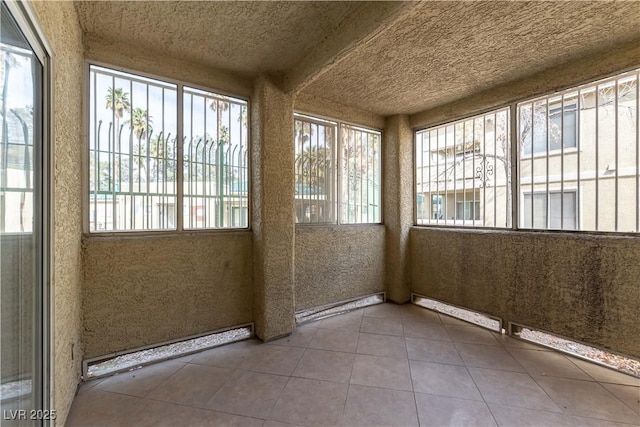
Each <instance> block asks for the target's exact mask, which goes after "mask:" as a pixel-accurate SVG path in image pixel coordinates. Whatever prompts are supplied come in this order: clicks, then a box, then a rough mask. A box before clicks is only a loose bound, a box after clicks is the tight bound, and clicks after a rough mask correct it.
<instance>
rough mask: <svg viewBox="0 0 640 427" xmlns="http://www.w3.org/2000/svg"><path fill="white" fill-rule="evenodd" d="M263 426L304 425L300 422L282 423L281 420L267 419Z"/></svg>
mask: <svg viewBox="0 0 640 427" xmlns="http://www.w3.org/2000/svg"><path fill="white" fill-rule="evenodd" d="M263 427H302V426H300V425H299V424H289V423H281V422H280V421H274V420H267V421H265V423H264V426H263Z"/></svg>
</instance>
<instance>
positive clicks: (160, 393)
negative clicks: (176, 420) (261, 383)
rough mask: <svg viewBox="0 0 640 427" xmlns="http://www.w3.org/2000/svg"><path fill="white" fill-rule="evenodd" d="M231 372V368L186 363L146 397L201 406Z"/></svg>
mask: <svg viewBox="0 0 640 427" xmlns="http://www.w3.org/2000/svg"><path fill="white" fill-rule="evenodd" d="M231 374H233V370H231V369H226V368H218V367H216V366H204V365H195V364H187V365H185V366H184V367H183V368H182V369H180V370H179V371H178V372H176V373H175V374H173V375H172V376H171V377H169V379H167V380H166V381H164V382H163V383H162V384H160V385H159V386H158V387H156V388H155V389H154V390H153V391H152V392H151V393H149V394H148V395H147V397H148V398H149V399H154V400H162V401H164V402H171V403H179V404H181V405H188V406H195V407H200V408H202V407H204V406H205V405H206V403H207V402H208V401H209V399H211V397H212V396H213V395H214V393H215V392H216V391H218V389H219V388H220V387H221V386H222V384H224V382H225V381H226V380H227V379H228V378H229V377H230V376H231Z"/></svg>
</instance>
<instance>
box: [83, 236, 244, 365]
mask: <svg viewBox="0 0 640 427" xmlns="http://www.w3.org/2000/svg"><path fill="white" fill-rule="evenodd" d="M251 245H252V244H251V233H249V232H228V233H226V232H225V233H219V234H211V233H209V234H183V235H172V236H151V237H113V238H112V237H87V238H85V239H84V241H83V262H84V289H83V297H84V298H83V312H84V335H83V338H84V343H85V356H86V358H91V357H96V356H101V355H105V354H108V353H112V352H115V351H120V350H127V349H132V348H136V347H140V346H144V345H149V344H155V343H159V342H163V341H167V340H172V339H178V338H182V337H185V336H189V335H194V334H198V333H202V332H208V331H212V330H216V329H220V328H223V327H228V326H235V325H238V324H242V323H247V322H251V321H252V320H253V319H252V258H251V252H252V248H251Z"/></svg>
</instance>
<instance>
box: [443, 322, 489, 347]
mask: <svg viewBox="0 0 640 427" xmlns="http://www.w3.org/2000/svg"><path fill="white" fill-rule="evenodd" d="M444 327H445V329H446V330H447V333H448V334H449V337H451V340H453V341H455V342H463V343H468V344H485V345H500V343H499V342H498V340H497V339H495V338H494V336H493V335H492V334H491V332H490V331H488V330H487V329H484V328H481V327H479V326H471V325H469V326H463V325H444Z"/></svg>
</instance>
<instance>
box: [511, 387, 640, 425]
mask: <svg viewBox="0 0 640 427" xmlns="http://www.w3.org/2000/svg"><path fill="white" fill-rule="evenodd" d="M532 379H533V380H534V381H535V382H536V384H537V385H538V387H540V388H541V389H542V391H544V392H545V394H546V395H547V396H548V397H549V399H551V401H552V402H553V403H554V404H555V405H556V406H557V407H558V408H559V409H560V411H562V412H560V413H562V414H564V415H569V416H572V417H578V418H588V419H591V420H597V421H610V422H614V423H621V424H629V423H627V422H623V421H619V420H613V419H611V418H596V417H594V416H589V415H582V414H581V415H576V414H573V413H571V412H569V411H568V408H563V407H562V405H560V404H559V403H558V402H556V401H555V400H554V399H553V398H552V397H551V396H549V393H547V390H546V389H545V388H544V387H543V386H542V384H540V383H538V381H536V379H535V378H533V377H532ZM577 381H580V380H577ZM584 382H591V381H584ZM596 383H597V381H596ZM602 388H603V389H605V390H606V391H607V392H609V394H611V395H612V396H613V397H614V398H616V399H617V400H618V401H620V402H621V403H622V404H623V405H625V407H628V405H626V404H625V403H624V402H622V401H621V400H620V399H619V398H618V397H617V396H616V395H614V394H613V393H611V392H610V391H609V390H607V389H606V387H602ZM505 406H512V405H505ZM514 407H518V406H514ZM534 410H536V411H538V410H540V411H543V412H551V413H554V412H553V411H544V410H541V409H534ZM631 410H632V411H633V409H631ZM633 412H635V411H633ZM555 413H556V414H557V413H558V412H555ZM629 425H633V424H629Z"/></svg>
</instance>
